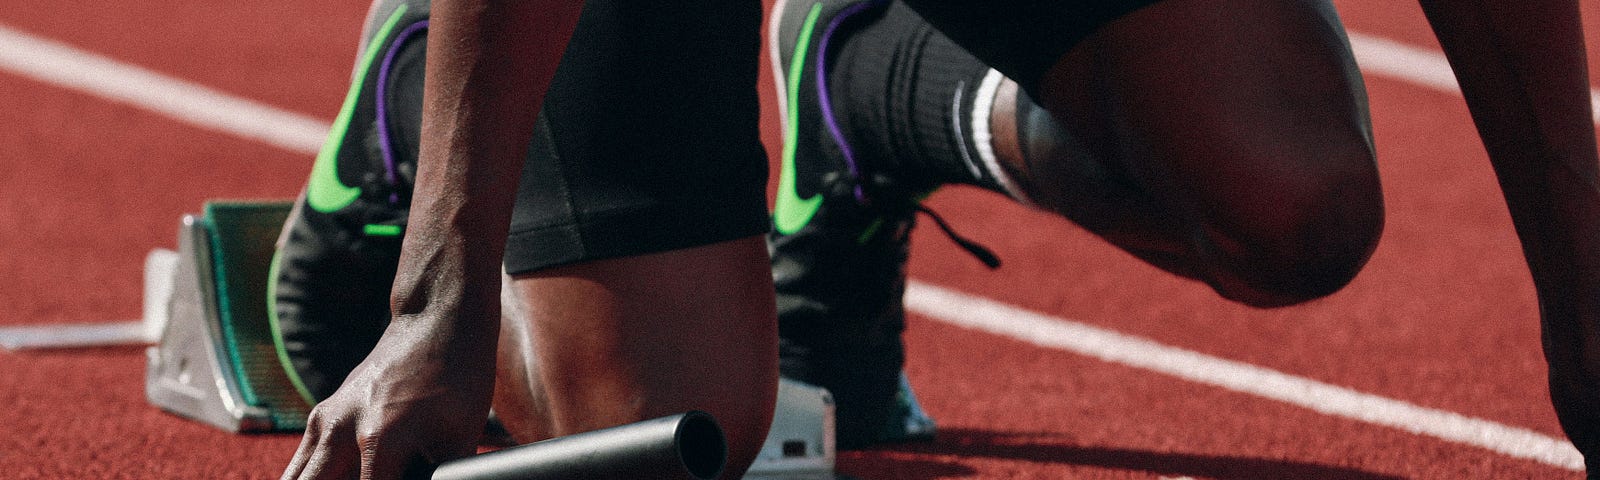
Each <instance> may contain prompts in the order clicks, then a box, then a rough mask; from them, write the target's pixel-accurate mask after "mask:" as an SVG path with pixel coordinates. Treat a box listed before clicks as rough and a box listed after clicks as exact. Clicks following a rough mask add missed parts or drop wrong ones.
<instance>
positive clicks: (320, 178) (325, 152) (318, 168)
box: [306, 5, 406, 213]
mask: <svg viewBox="0 0 1600 480" xmlns="http://www.w3.org/2000/svg"><path fill="white" fill-rule="evenodd" d="M405 13H406V6H405V5H400V8H398V9H396V10H395V11H394V14H393V15H390V16H389V20H388V21H387V22H384V24H383V28H381V29H379V30H378V33H377V34H376V35H373V36H372V38H373V44H372V45H371V46H368V47H367V54H366V56H365V58H362V59H361V68H360V70H359V71H357V73H356V76H355V79H354V81H352V82H351V85H350V92H349V93H347V94H345V97H344V106H343V107H341V108H340V109H339V116H338V117H335V118H334V120H333V129H331V130H329V131H328V141H327V143H324V144H323V145H322V150H321V151H319V152H317V161H316V163H313V164H312V165H311V180H310V181H309V182H308V183H307V184H306V204H308V205H311V208H312V209H313V210H316V211H318V212H322V213H332V212H334V211H336V210H339V209H341V208H344V207H345V206H347V205H350V202H354V201H356V197H360V196H361V188H360V187H351V186H346V185H345V184H344V182H342V181H340V180H339V160H338V159H339V147H340V146H342V145H343V144H344V136H345V134H346V133H347V132H349V130H350V117H351V116H354V115H355V111H356V103H357V100H358V99H359V98H361V87H362V86H363V85H366V84H367V74H368V73H369V72H370V71H371V70H372V64H373V62H374V61H375V60H377V58H378V52H379V51H382V50H383V49H382V48H379V45H380V44H379V43H378V42H381V41H383V39H385V38H388V37H389V32H390V31H391V30H394V26H395V24H398V23H400V17H402V16H404V15H405Z"/></svg>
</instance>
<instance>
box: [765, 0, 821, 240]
mask: <svg viewBox="0 0 1600 480" xmlns="http://www.w3.org/2000/svg"><path fill="white" fill-rule="evenodd" d="M821 14H822V4H820V3H818V4H815V5H812V6H811V13H810V14H808V15H806V23H805V25H804V26H802V27H801V30H800V38H799V40H798V42H799V43H798V44H797V45H795V47H794V48H795V50H794V51H795V52H796V53H798V55H795V56H794V58H793V59H790V60H789V78H787V79H786V80H788V81H789V91H788V92H787V93H788V95H789V103H788V107H789V109H788V110H789V111H788V112H785V114H787V115H788V116H789V125H788V126H789V131H788V132H785V133H786V135H784V136H783V167H782V168H783V170H782V173H781V174H780V175H779V176H778V199H777V205H774V207H773V212H772V223H773V226H774V227H776V228H777V230H778V233H779V234H783V235H789V234H793V233H795V232H798V231H800V229H801V228H805V226H806V224H807V223H811V218H812V217H814V216H816V215H817V209H819V208H822V195H819V194H813V195H811V198H800V192H798V191H796V190H795V178H794V177H795V169H794V154H795V149H796V148H798V147H799V143H800V140H799V136H800V135H799V133H800V125H799V124H800V106H799V104H800V74H801V73H802V72H804V71H805V66H806V65H805V64H806V62H805V60H806V55H805V53H806V51H807V50H808V49H809V48H810V46H811V34H812V33H813V30H815V28H816V26H817V17H818V16H819V15H821Z"/></svg>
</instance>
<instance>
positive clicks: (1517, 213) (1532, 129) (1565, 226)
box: [1422, 0, 1600, 318]
mask: <svg viewBox="0 0 1600 480" xmlns="http://www.w3.org/2000/svg"><path fill="white" fill-rule="evenodd" d="M1422 5H1423V7H1424V9H1425V10H1426V11H1427V13H1428V17H1429V20H1430V22H1431V23H1432V24H1433V26H1434V29H1435V31H1436V32H1437V33H1438V36H1439V40H1440V42H1441V43H1442V44H1443V45H1444V47H1445V52H1446V54H1447V55H1448V56H1449V57H1450V61H1451V65H1452V66H1453V67H1454V69H1455V71H1456V75H1457V78H1458V79H1459V81H1460V83H1461V88H1462V92H1463V93H1464V94H1465V96H1466V98H1467V102H1468V106H1469V107H1470V108H1471V110H1472V115H1473V120H1474V121H1475V122H1476V124H1477V126H1478V131H1479V134H1480V136H1481V137H1482V138H1483V142H1484V147H1485V149H1486V150H1487V151H1488V153H1489V157H1490V160H1491V161H1492V162H1493V164H1494V167H1495V172H1496V175H1497V176H1498V178H1499V180H1500V184H1501V188H1502V190H1503V191H1504V192H1505V194H1506V203H1507V205H1508V206H1509V208H1510V210H1511V213H1512V217H1513V220H1514V222H1515V223H1516V226H1517V232H1518V235H1519V236H1520V237H1521V238H1522V242H1523V246H1524V254H1525V255H1526V256H1527V259H1528V262H1529V266H1530V268H1531V269H1532V271H1533V276H1534V279H1535V282H1536V283H1537V284H1538V287H1539V290H1540V296H1541V300H1542V302H1541V303H1544V305H1542V306H1543V307H1544V308H1546V309H1552V308H1556V309H1570V308H1582V307H1578V306H1576V305H1573V302H1574V301H1576V300H1577V299H1578V295H1582V294H1587V295H1588V296H1590V297H1600V292H1595V291H1586V292H1585V291H1573V290H1572V288H1574V287H1576V286H1578V285H1584V284H1590V283H1591V282H1593V280H1594V279H1595V277H1596V275H1587V274H1594V273H1600V262H1597V261H1593V260H1588V259H1590V258H1592V257H1600V221H1597V215H1600V184H1597V177H1600V171H1597V169H1600V164H1597V161H1596V154H1595V134H1594V126H1593V120H1592V118H1593V117H1592V115H1593V114H1592V113H1591V107H1590V102H1589V82H1588V73H1587V67H1586V58H1585V53H1584V45H1583V42H1584V38H1583V32H1582V25H1581V24H1580V19H1579V14H1578V4H1577V2H1575V1H1571V0H1555V1H1524V0H1425V1H1423V2H1422ZM1586 260H1588V261H1587V262H1585V261H1586ZM1574 262H1579V263H1580V264H1576V265H1574V264H1573V263H1574ZM1579 270H1583V271H1579ZM1579 275H1583V276H1587V277H1588V278H1587V279H1584V278H1578V276H1579ZM1589 308H1593V306H1590V307H1589ZM1579 313H1580V312H1575V311H1547V312H1546V314H1547V315H1550V314H1556V315H1559V316H1570V315H1576V314H1579ZM1582 313H1586V314H1600V312H1595V311H1589V312H1582ZM1591 318H1594V317H1591Z"/></svg>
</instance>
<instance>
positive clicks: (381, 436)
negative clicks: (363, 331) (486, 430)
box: [283, 323, 495, 480]
mask: <svg viewBox="0 0 1600 480" xmlns="http://www.w3.org/2000/svg"><path fill="white" fill-rule="evenodd" d="M445 328H448V327H445ZM439 330H440V329H439V328H430V327H428V326H426V325H417V324H408V325H403V324H400V323H395V324H391V325H390V327H389V329H388V330H387V331H385V332H384V335H383V338H382V339H380V340H379V341H378V345H377V346H376V347H375V348H374V349H373V351H372V354H370V355H368V356H367V359H366V361H364V362H362V363H361V365H360V366H358V367H356V369H355V371H353V372H351V374H350V377H349V378H347V379H346V380H345V382H344V384H343V385H341V386H340V387H339V390H338V391H337V392H335V393H334V394H333V396H331V397H329V398H328V399H327V400H325V401H323V402H322V403H320V404H318V405H317V406H316V408H315V409H313V410H312V411H311V417H310V419H309V420H308V421H307V425H306V433H305V437H304V438H302V439H301V441H300V448H299V450H297V451H296V452H295V454H294V459H293V460H291V461H290V463H289V468H288V469H287V470H285V471H284V472H283V478H284V479H286V480H287V479H348V478H357V477H358V476H359V478H361V479H363V480H378V479H398V478H413V477H419V476H425V474H426V472H428V471H429V469H430V468H431V467H432V466H434V465H438V464H439V463H441V462H444V461H446V460H451V459H454V458H459V457H464V456H467V455H471V454H472V453H473V452H474V451H475V448H476V447H477V441H478V438H479V436H480V435H481V434H482V432H483V425H484V421H485V419H486V418H487V415H488V411H489V401H490V397H491V395H492V391H493V387H494V350H495V342H494V340H493V338H492V334H491V338H490V339H488V344H487V346H486V347H484V346H482V345H477V344H479V343H482V342H483V341H484V340H483V339H481V338H472V337H467V338H463V337H462V336H458V335H452V334H451V333H455V332H450V333H442V332H440V331H439ZM441 333H442V334H441ZM468 335H471V334H468ZM480 335H481V334H480ZM452 339H453V340H452Z"/></svg>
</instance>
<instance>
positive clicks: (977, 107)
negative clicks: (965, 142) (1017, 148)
mask: <svg viewBox="0 0 1600 480" xmlns="http://www.w3.org/2000/svg"><path fill="white" fill-rule="evenodd" d="M1002 80H1005V76H1004V75H1001V74H1000V71H998V70H995V69H992V68H991V69H989V73H987V74H984V76H983V81H982V82H980V83H978V91H977V92H976V93H974V94H973V95H974V96H973V98H972V146H973V149H974V150H977V151H978V158H979V159H980V160H982V161H983V167H984V169H985V170H988V171H989V174H990V175H992V176H994V180H995V183H998V184H1000V188H1003V189H1005V191H1006V194H1007V195H1010V196H1011V198H1012V199H1014V200H1016V201H1018V202H1020V203H1022V204H1023V205H1027V206H1030V207H1031V206H1033V200H1032V199H1029V198H1028V194H1027V193H1025V192H1023V191H1022V189H1021V188H1017V184H1016V182H1015V181H1013V180H1012V179H1011V175H1007V174H1006V169H1004V168H1000V160H999V158H997V157H995V154H994V143H993V142H994V132H992V131H991V130H989V118H990V116H989V114H990V113H992V112H993V111H994V98H995V96H997V95H999V93H1000V81H1002ZM957 121H959V120H957ZM956 131H957V132H959V131H960V129H959V128H958V129H957V130H956ZM965 153H966V150H962V154H965Z"/></svg>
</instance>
